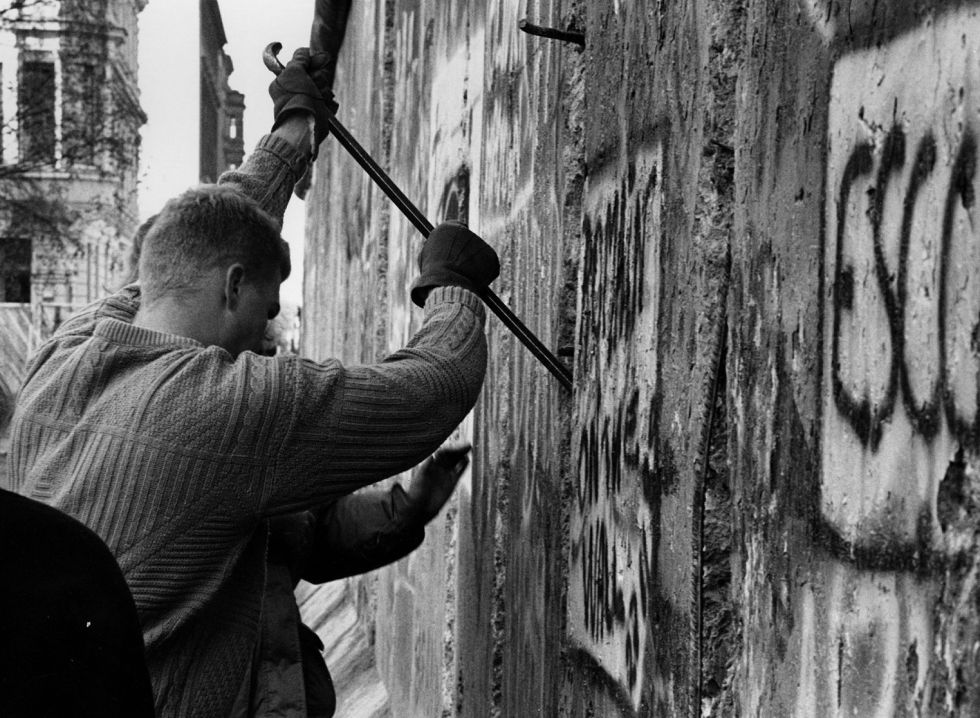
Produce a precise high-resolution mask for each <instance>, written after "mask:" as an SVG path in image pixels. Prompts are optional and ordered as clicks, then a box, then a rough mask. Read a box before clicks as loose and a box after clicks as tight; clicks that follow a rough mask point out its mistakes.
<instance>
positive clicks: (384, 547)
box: [300, 484, 425, 583]
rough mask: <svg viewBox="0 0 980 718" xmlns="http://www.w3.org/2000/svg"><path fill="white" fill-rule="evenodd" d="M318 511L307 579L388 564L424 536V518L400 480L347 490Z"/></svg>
mask: <svg viewBox="0 0 980 718" xmlns="http://www.w3.org/2000/svg"><path fill="white" fill-rule="evenodd" d="M316 513H317V517H316V530H315V531H314V533H313V543H312V546H311V548H310V551H309V552H308V554H307V560H306V562H305V563H304V565H303V566H302V568H301V573H300V577H301V578H302V579H303V580H304V581H309V582H310V583H324V582H326V581H333V580H335V579H338V578H346V577H348V576H355V575H357V574H359V573H366V572H368V571H373V570H374V569H376V568H381V567H382V566H387V565H388V564H389V563H394V562H395V561H398V560H399V559H402V558H404V557H405V556H407V555H408V554H410V553H411V552H412V551H414V550H415V549H417V548H418V547H419V545H420V544H421V543H422V540H423V539H424V538H425V522H424V521H423V520H422V519H421V517H420V516H419V515H418V513H417V512H415V511H413V510H412V509H411V506H410V504H409V501H408V495H407V494H406V493H405V490H404V489H403V488H402V487H401V486H400V485H399V484H394V485H393V486H392V487H391V489H390V490H388V491H378V490H370V489H369V490H365V491H360V492H358V493H356V494H348V495H347V496H344V497H343V498H341V499H339V500H337V501H335V502H334V503H332V504H330V505H329V506H327V507H326V508H323V509H321V510H319V511H318V512H316Z"/></svg>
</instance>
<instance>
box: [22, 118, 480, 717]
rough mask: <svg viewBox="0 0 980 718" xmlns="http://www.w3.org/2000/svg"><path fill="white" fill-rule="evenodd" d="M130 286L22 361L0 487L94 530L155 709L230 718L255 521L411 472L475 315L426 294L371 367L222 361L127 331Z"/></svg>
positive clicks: (465, 377)
mask: <svg viewBox="0 0 980 718" xmlns="http://www.w3.org/2000/svg"><path fill="white" fill-rule="evenodd" d="M298 159H299V156H298V155H297V153H295V152H294V151H293V150H292V149H291V148H290V147H289V146H288V145H287V144H286V143H284V142H281V141H279V140H277V139H276V138H274V137H266V138H263V140H262V141H261V142H260V144H259V147H258V149H257V150H256V152H255V153H253V155H252V156H251V157H250V158H249V160H248V161H246V163H245V164H244V165H243V166H242V168H241V170H239V171H237V172H234V173H227V174H226V175H225V176H224V177H223V178H222V182H223V183H225V184H233V185H235V186H238V187H239V188H240V189H242V190H243V191H244V192H246V193H247V194H250V195H251V196H253V197H254V198H256V199H257V200H258V201H259V202H260V203H261V204H262V205H263V206H264V207H265V208H266V209H267V210H268V211H270V212H271V213H272V214H274V215H275V216H277V217H281V216H282V212H283V209H284V208H285V204H286V201H288V197H289V192H290V191H291V188H292V184H293V182H294V181H295V178H296V177H298V176H299V172H300V171H301V169H302V163H301V161H298ZM138 307H139V289H138V287H136V286H130V287H127V288H125V289H124V290H122V291H121V292H119V293H117V294H115V295H113V296H111V297H109V298H108V299H106V300H104V301H101V302H97V303H96V304H94V305H92V306H90V307H88V308H87V309H85V310H83V311H82V312H81V313H80V314H79V315H77V316H75V317H73V318H72V319H70V320H68V321H67V322H65V324H64V325H62V327H61V328H60V329H59V330H58V332H57V333H56V334H55V335H54V336H53V338H52V339H50V340H49V341H48V342H46V343H45V344H44V345H42V346H41V348H40V349H39V350H38V352H37V354H36V355H35V356H34V357H33V358H32V359H31V360H30V362H29V365H28V370H27V379H26V381H25V384H24V386H23V388H22V389H21V392H20V395H19V397H18V400H17V404H16V409H15V415H14V418H13V421H12V424H11V450H10V456H9V474H10V477H11V481H12V488H13V490H15V491H17V492H19V493H22V494H25V495H27V496H30V497H33V498H35V499H39V500H41V501H43V502H45V503H47V504H49V505H52V506H54V507H56V508H58V509H61V510H62V511H64V512H66V513H68V514H70V515H72V516H74V517H75V518H77V519H79V520H80V521H81V522H82V523H84V524H86V525H87V526H88V527H90V528H91V529H92V530H94V531H95V532H96V533H97V534H98V535H99V536H100V537H101V538H102V539H103V540H104V541H105V542H106V544H107V545H108V546H109V548H110V550H111V551H112V552H113V554H114V555H115V557H116V559H117V560H118V562H119V564H120V567H121V568H122V570H123V573H124V575H125V577H126V580H127V582H128V584H129V587H130V589H131V590H132V592H133V596H134V598H135V601H136V606H137V610H138V612H139V616H140V621H141V623H142V626H143V632H144V638H145V641H146V650H147V662H148V666H149V669H150V675H151V678H152V680H153V684H154V693H155V699H156V705H157V710H158V712H159V715H161V716H216V717H217V716H220V717H222V718H224V717H225V716H227V715H228V714H229V711H230V706H231V705H232V704H233V703H234V701H235V697H236V693H237V692H238V691H239V690H240V689H241V688H242V686H243V682H244V681H245V678H246V676H247V674H248V669H249V665H250V660H251V657H252V654H253V652H254V649H255V646H256V640H257V632H258V627H259V622H260V616H261V611H262V605H261V604H262V595H263V588H264V582H265V557H266V545H267V530H266V522H265V519H266V518H268V517H270V516H273V515H276V514H282V513H287V512H292V511H296V510H300V509H304V508H309V507H312V506H315V505H317V504H322V503H324V502H325V501H329V500H331V499H335V498H337V497H339V496H341V495H343V494H346V493H349V492H351V491H353V490H355V489H357V488H359V487H361V486H364V485H366V484H370V483H372V482H375V481H378V480H380V479H382V478H384V477H387V476H391V475H392V474H395V473H397V472H399V471H403V470H405V469H407V468H409V467H411V466H412V465H414V464H416V463H417V462H418V461H419V460H421V459H422V458H423V457H424V456H426V455H427V454H429V453H430V452H432V451H433V450H434V449H435V448H436V447H437V446H438V445H439V443H440V442H441V441H443V440H444V439H445V438H446V437H447V436H448V435H449V433H450V432H451V431H452V430H453V429H454V427H456V425H457V424H458V423H459V422H460V421H461V420H462V419H463V417H464V416H465V415H466V413H467V412H468V411H469V410H470V409H471V407H472V406H473V404H474V402H475V400H476V397H477V395H478V393H479V391H480V388H481V385H482V381H483V375H484V372H485V368H486V340H485V337H484V334H483V321H484V314H483V308H482V305H481V303H480V301H479V300H478V298H477V297H476V296H475V295H474V294H472V293H470V292H468V291H466V290H464V289H461V288H458V287H444V288H438V289H436V290H434V291H433V292H432V293H431V294H430V296H429V298H428V301H427V302H426V306H425V319H424V322H423V324H422V326H421V328H420V329H419V331H418V333H416V334H415V336H413V337H412V339H411V340H410V341H409V343H408V345H407V346H406V347H405V348H404V349H402V350H400V351H397V352H395V353H394V354H392V355H391V356H389V357H387V358H386V359H385V360H383V361H382V362H380V363H378V364H375V365H370V366H343V365H341V364H340V363H339V362H337V361H333V360H328V361H325V362H314V361H310V360H307V359H301V358H299V357H294V356H283V357H272V358H270V357H263V356H258V355H256V354H253V353H251V352H245V353H243V354H241V355H240V356H238V357H237V358H232V356H231V355H230V354H229V353H228V352H226V351H225V350H224V349H222V348H220V347H217V346H203V345H202V344H200V343H198V342H196V341H194V340H193V339H189V338H186V337H181V336H175V335H169V334H164V333H160V332H156V331H151V330H148V329H146V328H141V327H137V326H134V325H133V324H132V321H133V318H134V316H135V314H136V311H137V309H138Z"/></svg>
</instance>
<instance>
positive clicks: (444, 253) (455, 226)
mask: <svg viewBox="0 0 980 718" xmlns="http://www.w3.org/2000/svg"><path fill="white" fill-rule="evenodd" d="M499 274H500V260H499V259H498V258H497V253H496V252H494V251H493V247H491V246H490V245H489V244H487V243H486V242H484V241H483V240H482V239H480V238H479V237H478V236H477V235H475V234H473V232H471V231H470V230H469V229H467V228H466V225H464V224H462V223H461V222H444V223H443V224H440V225H439V226H438V227H436V228H435V229H433V230H432V232H431V233H429V236H428V237H426V239H425V242H424V243H423V244H422V251H421V252H419V276H418V278H417V279H416V280H415V281H414V282H412V301H413V302H415V303H416V304H417V305H418V306H420V307H421V306H424V305H425V299H426V297H428V296H429V292H430V291H432V289H433V288H435V287H449V286H453V287H464V288H465V289H469V290H470V291H472V292H480V291H481V290H483V289H486V288H487V287H488V286H489V285H490V282H492V281H493V280H494V279H496V278H497V275H499Z"/></svg>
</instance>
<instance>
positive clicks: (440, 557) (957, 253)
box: [303, 0, 980, 717]
mask: <svg viewBox="0 0 980 718" xmlns="http://www.w3.org/2000/svg"><path fill="white" fill-rule="evenodd" d="M976 7H980V6H974V5H971V4H969V3H961V2H957V3H947V4H944V3H935V2H933V3H930V2H925V1H924V0H922V1H920V2H916V3H908V2H884V1H883V0H877V2H874V1H873V0H868V1H867V2H853V3H849V4H847V5H846V6H845V7H843V8H842V6H841V5H840V4H838V3H826V2H824V1H823V0H798V1H797V2H790V3H785V2H781V1H780V0H679V1H677V2H671V3H645V2H636V1H631V0H618V1H617V2H612V3H586V2H572V1H570V0H566V1H564V2H563V1H561V0H530V1H529V2H520V3H518V2H515V1H514V0H483V1H479V0H468V1H467V0H457V1H454V2H440V3H423V2H419V1H418V0H415V1H411V0H384V1H383V0H374V1H371V0H367V1H365V2H359V3H356V4H355V10H354V16H353V17H352V21H351V26H350V29H349V32H348V40H347V45H346V46H345V50H344V52H345V55H344V57H343V59H342V62H341V69H340V73H339V75H338V86H337V88H336V89H337V95H338V98H340V100H341V105H342V107H341V111H340V112H341V114H340V116H341V119H342V120H343V121H344V122H345V123H346V124H347V125H348V127H349V128H350V129H351V130H352V132H353V133H354V134H355V135H356V136H357V137H358V138H359V139H360V141H361V142H362V144H364V145H365V146H366V147H367V148H368V149H369V150H370V151H371V152H372V153H373V154H374V155H375V156H376V157H378V158H379V159H380V160H381V161H382V163H383V164H384V165H385V166H386V167H388V168H389V169H390V171H391V173H392V176H393V177H394V178H395V180H396V181H397V182H398V183H399V184H400V185H401V186H402V188H403V189H404V190H405V192H406V193H407V194H408V196H410V197H412V198H414V199H416V201H417V202H418V203H419V205H420V207H421V209H422V210H423V211H424V212H425V213H426V214H427V215H428V216H429V217H430V218H431V219H432V220H433V221H439V220H441V219H443V218H447V217H455V218H463V219H466V220H467V221H468V222H469V223H470V226H471V227H472V228H473V229H475V230H476V231H478V232H479V233H481V234H482V235H483V236H484V237H485V238H486V239H487V240H488V241H489V242H490V243H491V244H493V246H494V247H495V248H496V249H497V251H498V253H499V254H500V257H501V261H502V273H501V276H500V278H499V279H498V280H497V282H496V283H495V285H494V287H495V289H496V291H497V293H498V294H499V295H500V296H501V297H502V298H503V299H504V300H505V301H506V302H507V303H508V304H509V305H510V306H511V307H512V308H513V309H514V310H515V311H516V313H517V314H518V315H519V316H521V317H522V318H523V319H524V320H525V321H526V322H527V324H528V325H529V326H530V327H531V329H532V330H533V331H534V332H535V333H536V334H537V335H538V336H539V337H541V338H542V340H543V341H544V343H545V344H546V345H548V346H550V347H552V348H553V349H554V350H555V351H556V352H559V353H560V355H561V356H562V357H563V359H564V360H565V361H567V362H568V363H569V366H570V367H571V368H573V370H574V379H575V381H574V390H573V391H572V392H565V391H563V390H562V389H561V388H560V386H559V385H558V384H557V383H556V382H555V381H554V380H553V379H552V378H551V377H550V376H549V375H548V374H547V373H546V372H545V371H544V370H543V369H542V368H541V367H540V366H538V365H537V364H536V363H535V361H534V360H533V359H532V357H531V356H530V355H529V354H528V353H527V352H526V350H524V349H523V348H522V347H521V346H520V345H519V344H518V343H517V342H516V341H515V340H514V339H513V338H512V337H511V336H510V335H509V334H508V333H507V332H506V331H505V330H504V329H503V327H502V325H501V324H500V323H499V322H497V321H496V320H495V319H493V318H491V319H490V322H489V327H488V335H489V341H490V352H491V362H490V368H489V371H488V375H487V383H486V386H485V389H484V392H483V395H482V397H481V400H480V402H479V403H478V405H477V407H476V410H475V411H474V414H473V417H472V419H471V421H470V422H468V423H467V424H466V425H465V426H464V427H462V428H461V431H462V432H463V433H464V434H467V435H471V436H472V437H473V440H474V442H475V446H476V448H475V451H474V462H473V470H472V474H471V475H470V476H468V477H466V478H465V479H464V481H463V483H462V485H461V486H460V489H459V490H458V492H457V495H456V497H455V498H454V500H453V502H452V504H451V505H450V507H449V508H448V510H447V512H446V513H445V515H444V516H443V517H441V518H440V519H439V520H437V521H436V522H435V523H434V524H433V525H432V526H431V527H430V529H429V533H428V537H427V540H426V542H425V544H424V545H423V547H422V548H421V549H419V550H418V551H417V552H416V553H415V554H413V555H412V556H411V557H409V558H408V559H406V560H405V561H403V562H401V563H400V564H398V565H396V566H393V567H389V568H387V569H384V570H383V571H381V572H378V573H377V574H375V575H373V576H370V577H366V578H363V579H359V580H357V581H352V582H349V583H348V585H347V586H346V588H345V595H346V599H345V600H346V601H348V602H349V603H350V605H351V606H353V608H354V610H355V612H356V615H357V616H358V617H359V622H360V626H361V628H362V629H363V631H364V633H365V635H366V636H367V639H366V641H364V644H365V645H367V646H373V656H367V658H366V659H365V652H366V651H367V652H371V651H372V649H370V648H362V649H360V650H359V651H353V650H352V651H349V652H348V654H347V655H346V656H336V660H337V661H339V662H340V664H341V666H343V665H345V661H346V663H352V662H356V661H365V660H366V663H365V665H367V663H371V661H370V659H371V658H373V659H374V660H373V666H369V667H368V668H365V670H370V671H374V672H376V679H375V680H376V690H377V691H379V692H380V693H384V694H385V696H386V697H387V700H388V704H387V708H385V709H378V710H390V711H391V713H392V714H394V715H406V716H426V717H429V716H434V715H461V716H474V717H476V716H481V717H482V716H518V715H542V716H553V715H567V716H596V715H601V716H606V715H624V716H678V715H697V714H704V715H752V716H756V715H760V716H768V715H797V716H833V715H841V716H843V715H862V716H863V715H869V716H870V715H880V716H891V715H922V716H926V715H930V716H932V715H946V714H949V715H956V714H964V715H965V714H970V713H971V712H977V711H980V696H977V695H976V693H977V690H978V689H977V688H976V686H977V685H978V682H977V680H976V678H977V675H976V674H977V656H976V651H975V649H974V644H975V643H976V640H977V638H978V636H977V634H978V630H977V626H978V622H977V618H978V617H977V595H976V576H977V568H978V567H977V560H976V555H977V552H976V550H975V549H976V546H975V544H976V539H975V538H974V534H975V533H976V526H977V521H976V512H977V510H978V503H977V502H978V497H977V490H976V489H975V488H974V485H975V480H974V474H975V469H976V465H977V461H976V452H977V442H978V439H980V430H978V429H977V424H978V421H980V420H978V419H977V418H976V417H977V416H980V413H978V412H980V376H978V353H980V349H978V346H977V343H978V340H977V338H976V337H977V330H976V326H977V318H976V317H977V313H978V311H980V288H978V275H977V270H976V267H977V266H978V259H980V257H978V256H977V254H978V253H980V250H978V249H977V246H978V245H977V242H976V241H975V239H976V237H977V233H978V232H980V229H978V228H977V226H976V224H975V223H974V217H973V214H974V210H973V205H974V201H975V183H976V181H977V180H976V171H975V169H976V167H975V165H976V159H977V157H976V154H977V142H976V139H975V134H974V133H975V129H974V128H975V125H976V123H977V119H976V117H977V110H978V107H977V106H976V99H975V95H974V93H975V92H976V91H977V90H978V89H980V88H978V87H977V81H976V79H975V78H976V77H977V76H978V75H977V69H980V68H978V49H980V47H978V40H977V39H976V38H977V37H980V33H978V30H980V9H975V8H976ZM523 17H527V18H528V19H529V20H531V21H532V22H535V23H537V24H539V25H546V26H553V27H561V28H566V27H569V26H574V27H575V28H577V29H579V30H583V31H584V32H585V33H586V49H585V51H584V52H580V51H578V50H577V49H576V48H575V46H574V45H570V44H564V43H560V42H556V41H553V40H545V39H542V38H538V37H532V36H529V35H525V34H522V33H520V32H519V31H518V29H517V21H518V20H519V19H521V18H523ZM307 207H308V220H309V222H308V242H307V247H308V250H307V257H306V263H305V273H306V274H305V306H306V313H305V316H304V318H305V320H306V323H305V327H304V339H303V345H304V350H305V352H306V353H307V354H310V355H312V356H326V355H335V356H340V357H343V358H345V359H347V360H348V361H373V360H375V359H377V358H378V357H380V356H382V355H383V354H384V353H385V352H387V351H389V350H391V349H394V348H396V347H398V346H400V345H401V343H402V342H404V341H405V339H406V338H407V337H408V336H409V335H410V333H411V331H412V329H413V328H414V327H415V326H417V324H418V322H419V318H420V317H419V313H418V312H417V311H416V310H414V309H413V308H412V306H411V304H410V302H409V300H408V295H407V291H406V288H407V285H408V283H409V282H410V280H411V278H412V276H413V273H414V271H415V266H414V257H415V254H416V252H417V250H418V248H419V246H420V237H419V236H418V235H417V233H415V232H414V230H413V229H412V228H411V226H410V225H409V224H408V223H407V222H406V221H405V220H404V219H403V218H402V217H401V216H400V215H399V214H398V213H397V212H396V211H395V210H394V209H393V208H391V207H390V206H389V204H388V203H387V201H386V200H385V199H384V197H383V196H382V195H381V194H380V193H379V192H378V191H377V190H376V189H374V188H373V187H372V186H371V185H370V184H369V182H368V180H367V179H366V178H365V177H364V175H363V174H362V173H361V172H360V170H358V169H357V167H356V166H355V165H354V164H353V162H352V161H351V160H350V159H349V158H347V157H346V156H344V155H343V151H342V150H341V149H340V148H339V147H337V146H334V145H330V144H329V142H328V145H326V146H325V149H324V151H323V154H322V157H321V159H320V160H319V161H318V164H317V167H316V176H315V179H314V183H313V187H312V190H311V194H310V199H308V201H307ZM317 594H318V592H317V591H316V590H309V592H308V593H304V601H305V603H304V612H305V615H306V616H307V618H308V620H310V621H312V622H315V623H317V625H318V627H319V629H320V632H321V635H323V636H324V638H325V640H326V641H327V642H328V643H329V642H330V641H331V640H333V639H332V637H331V636H332V635H333V634H332V633H331V628H330V621H329V620H320V614H318V611H319V610H320V609H319V608H318V605H320V604H318V602H317V598H316V597H317ZM335 595H336V594H335V593H331V596H335ZM334 600H335V599H333V598H332V599H331V601H334ZM324 603H325V600H324ZM332 605H335V604H332ZM345 615H347V614H345ZM345 625H346V624H345ZM345 630H346V629H345ZM332 667H333V664H332ZM373 675H374V674H373ZM359 685H360V684H359ZM339 688H340V691H341V693H343V691H344V690H345V687H344V686H343V685H341V686H339ZM372 710H374V709H372ZM351 715H359V713H356V712H352V713H351Z"/></svg>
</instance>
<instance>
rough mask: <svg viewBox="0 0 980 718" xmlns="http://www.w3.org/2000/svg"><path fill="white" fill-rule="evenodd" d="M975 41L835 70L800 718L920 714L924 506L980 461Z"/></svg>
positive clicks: (927, 623) (945, 31)
mask: <svg viewBox="0 0 980 718" xmlns="http://www.w3.org/2000/svg"><path fill="white" fill-rule="evenodd" d="M978 32H980V19H978V17H977V12H976V11H975V10H971V9H969V8H963V9H958V10H956V11H953V12H951V13H949V14H947V15H945V16H940V17H937V18H933V19H928V20H926V21H924V23H923V25H922V26H921V27H920V28H917V29H915V30H912V31H905V32H902V33H899V34H897V36H896V37H895V38H894V39H892V40H891V41H890V42H888V43H883V44H881V45H879V46H875V47H872V48H868V49H861V50H858V51H855V52H851V53H849V54H846V55H843V56H842V57H841V58H840V59H839V60H838V61H837V63H836V65H835V67H834V74H833V79H832V83H831V95H830V97H831V100H830V107H829V114H828V128H829V129H828V131H829V141H828V155H827V172H826V188H825V193H826V195H825V208H824V217H823V223H824V226H823V235H824V254H823V262H824V269H823V287H824V292H823V296H822V298H821V301H822V302H823V317H824V318H823V359H822V372H823V378H822V409H821V411H822V418H821V442H822V447H821V477H820V513H821V518H820V528H821V529H822V532H821V533H822V536H823V538H824V539H826V545H827V548H829V549H830V550H831V553H832V554H833V556H834V558H833V559H832V560H827V561H826V562H825V563H824V565H822V566H820V567H817V570H819V572H820V574H821V575H822V576H823V581H824V585H823V586H822V588H821V589H820V590H817V589H816V588H814V587H810V586H807V587H805V588H804V590H803V591H802V594H801V599H800V601H799V608H800V611H801V614H800V615H799V618H800V619H801V620H800V621H799V632H798V635H799V637H800V641H801V645H800V651H801V653H802V654H804V655H803V660H801V661H800V666H801V667H800V677H799V683H798V688H797V709H796V714H797V715H801V716H804V715H813V716H816V715H822V714H823V713H821V711H822V710H825V709H827V708H828V707H833V706H836V710H841V711H843V713H845V714H848V715H850V714H860V715H882V716H885V715H895V714H898V713H902V712H904V711H913V710H915V711H918V710H923V709H924V710H926V711H927V712H928V710H929V709H928V708H923V706H928V704H929V691H930V687H929V684H928V682H927V679H926V676H927V674H928V672H929V665H930V661H931V660H935V659H934V658H933V657H932V644H933V640H934V636H933V632H934V626H935V625H937V624H935V623H934V614H933V609H932V605H933V601H934V600H935V589H934V588H933V583H932V582H931V581H929V580H927V579H928V576H929V575H930V574H931V573H932V572H934V571H935V570H936V569H937V568H938V567H941V566H942V565H943V563H944V561H945V559H946V558H948V557H944V556H943V551H944V549H943V546H944V544H943V541H942V534H941V530H940V522H939V521H938V518H937V510H936V506H937V503H936V497H937V495H938V494H939V493H940V490H941V488H942V484H943V482H944V479H945V478H946V477H947V476H948V475H949V472H950V470H951V467H952V466H956V465H961V462H962V457H963V452H967V453H968V454H969V455H973V456H975V455H976V451H977V449H978V448H980V447H978V439H980V361H978V355H980V270H978V268H980V242H978V241H977V240H978V239H980V225H978V224H977V217H976V208H975V204H976V202H975V196H976V194H975V193H976V167H977V159H978V158H977V151H978V150H977V132H978V129H980V125H978V124H977V120H976V117H977V115H978V111H980V104H978V100H980V97H978V92H980V83H977V81H976V79H975V78H976V76H977V75H976V69H977V68H976V57H977V54H978V51H980V44H978V42H977V40H976V38H977V37H980V35H978ZM909 57H917V58H921V62H917V63H914V64H913V65H910V64H909V62H908V58H909ZM916 706H918V708H916Z"/></svg>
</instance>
